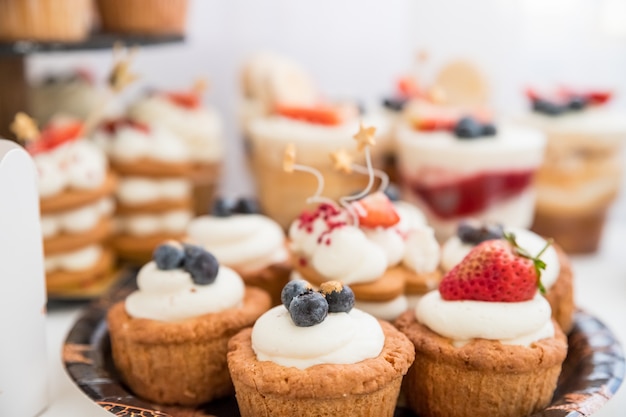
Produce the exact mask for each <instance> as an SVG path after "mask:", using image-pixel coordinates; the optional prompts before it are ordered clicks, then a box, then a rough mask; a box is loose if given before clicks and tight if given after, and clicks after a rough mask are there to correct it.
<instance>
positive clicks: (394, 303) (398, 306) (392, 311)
mask: <svg viewBox="0 0 626 417" xmlns="http://www.w3.org/2000/svg"><path fill="white" fill-rule="evenodd" d="M354 306H355V307H356V308H358V309H359V310H362V311H364V312H366V313H368V314H371V315H372V316H374V317H377V318H379V319H381V320H387V321H393V320H395V319H397V318H398V316H399V315H400V314H402V313H404V312H405V311H406V310H407V309H408V308H409V303H408V299H407V297H406V296H405V295H400V296H398V297H396V298H394V299H393V300H389V301H359V300H356V302H355V304H354Z"/></svg>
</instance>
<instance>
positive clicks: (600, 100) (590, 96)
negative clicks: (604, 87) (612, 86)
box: [584, 90, 613, 105]
mask: <svg viewBox="0 0 626 417" xmlns="http://www.w3.org/2000/svg"><path fill="white" fill-rule="evenodd" d="M584 97H585V98H586V99H587V101H589V103H591V104H595V105H601V104H604V103H606V102H607V101H609V100H610V99H611V98H612V97H613V93H612V92H611V91H599V90H597V91H588V92H587V93H586V94H584Z"/></svg>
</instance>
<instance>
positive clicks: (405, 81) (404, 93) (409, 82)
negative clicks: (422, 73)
mask: <svg viewBox="0 0 626 417" xmlns="http://www.w3.org/2000/svg"><path fill="white" fill-rule="evenodd" d="M396 88H397V90H398V93H400V96H401V97H405V98H411V97H419V96H421V95H422V91H421V90H420V88H419V86H418V85H417V82H416V81H415V79H414V78H413V77H410V76H404V77H400V78H399V79H398V82H397V84H396Z"/></svg>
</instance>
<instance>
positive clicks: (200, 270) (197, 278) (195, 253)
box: [183, 245, 220, 285]
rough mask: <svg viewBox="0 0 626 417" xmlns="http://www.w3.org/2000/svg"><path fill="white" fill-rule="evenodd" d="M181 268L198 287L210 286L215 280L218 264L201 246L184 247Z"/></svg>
mask: <svg viewBox="0 0 626 417" xmlns="http://www.w3.org/2000/svg"><path fill="white" fill-rule="evenodd" d="M184 250H185V261H184V262H183V268H184V269H185V271H187V272H189V273H190V274H191V279H193V282H195V283H196V284H198V285H208V284H212V283H213V282H214V281H215V278H217V272H218V270H219V268H220V264H219V263H218V262H217V259H215V256H213V254H211V253H210V252H208V251H206V250H205V249H204V248H203V247H201V246H196V245H185V246H184Z"/></svg>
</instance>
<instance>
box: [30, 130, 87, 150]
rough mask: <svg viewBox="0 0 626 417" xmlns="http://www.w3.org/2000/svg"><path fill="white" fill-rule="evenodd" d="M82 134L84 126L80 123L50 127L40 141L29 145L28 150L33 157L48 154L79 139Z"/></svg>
mask: <svg viewBox="0 0 626 417" xmlns="http://www.w3.org/2000/svg"><path fill="white" fill-rule="evenodd" d="M82 133H83V124H82V123H80V122H67V123H62V124H56V125H54V124H52V125H48V126H47V127H46V128H45V129H44V130H43V131H42V132H41V135H40V136H39V139H38V140H37V141H36V142H33V143H32V144H30V145H28V147H27V149H28V152H30V153H31V154H32V155H34V154H37V153H39V152H46V151H49V150H52V149H54V148H56V147H57V146H60V145H62V144H64V143H66V142H69V141H72V140H76V139H78V138H79V137H80V135H81V134H82Z"/></svg>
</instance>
